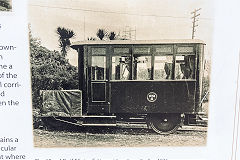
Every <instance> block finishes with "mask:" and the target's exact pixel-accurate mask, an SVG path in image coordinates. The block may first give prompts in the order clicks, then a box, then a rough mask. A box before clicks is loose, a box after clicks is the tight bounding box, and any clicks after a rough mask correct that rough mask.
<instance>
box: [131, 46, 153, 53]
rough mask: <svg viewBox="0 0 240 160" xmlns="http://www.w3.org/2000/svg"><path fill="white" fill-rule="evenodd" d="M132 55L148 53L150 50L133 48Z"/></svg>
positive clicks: (147, 48)
mask: <svg viewBox="0 0 240 160" xmlns="http://www.w3.org/2000/svg"><path fill="white" fill-rule="evenodd" d="M134 53H137V54H146V53H150V48H149V47H136V48H134Z"/></svg>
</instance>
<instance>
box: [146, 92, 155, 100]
mask: <svg viewBox="0 0 240 160" xmlns="http://www.w3.org/2000/svg"><path fill="white" fill-rule="evenodd" d="M147 100H148V101H149V102H155V101H156V100H157V93H155V92H150V93H148V95H147Z"/></svg>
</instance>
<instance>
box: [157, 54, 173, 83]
mask: <svg viewBox="0 0 240 160" xmlns="http://www.w3.org/2000/svg"><path fill="white" fill-rule="evenodd" d="M172 62H173V56H155V59H154V79H155V80H164V79H172Z"/></svg>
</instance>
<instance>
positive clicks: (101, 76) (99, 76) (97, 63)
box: [92, 56, 106, 80]
mask: <svg viewBox="0 0 240 160" xmlns="http://www.w3.org/2000/svg"><path fill="white" fill-rule="evenodd" d="M105 79H106V57H105V56H92V80H105Z"/></svg>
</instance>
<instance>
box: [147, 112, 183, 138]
mask: <svg viewBox="0 0 240 160" xmlns="http://www.w3.org/2000/svg"><path fill="white" fill-rule="evenodd" d="M180 123H181V116H180V114H157V115H150V116H149V118H148V125H149V127H151V129H153V131H155V132H156V133H159V134H165V135H166V134H171V133H174V132H176V131H177V129H178V128H179V127H180Z"/></svg>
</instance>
